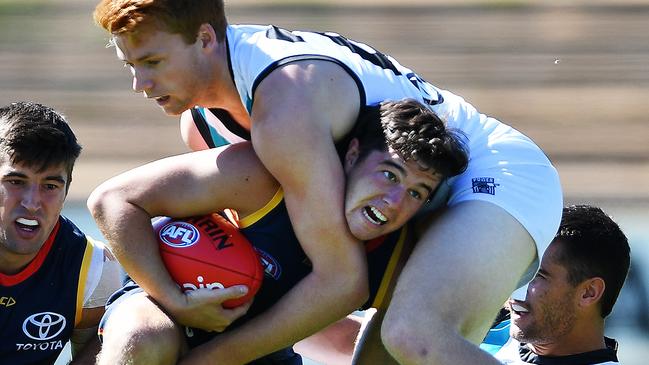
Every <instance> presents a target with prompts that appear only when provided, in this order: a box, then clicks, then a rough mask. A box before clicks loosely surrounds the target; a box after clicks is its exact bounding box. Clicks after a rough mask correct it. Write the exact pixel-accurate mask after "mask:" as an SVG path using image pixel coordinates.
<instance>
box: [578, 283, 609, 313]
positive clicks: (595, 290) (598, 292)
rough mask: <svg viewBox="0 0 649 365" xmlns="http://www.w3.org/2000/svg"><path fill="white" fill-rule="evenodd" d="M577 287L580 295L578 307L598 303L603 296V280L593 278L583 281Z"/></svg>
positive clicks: (604, 287) (604, 286)
mask: <svg viewBox="0 0 649 365" xmlns="http://www.w3.org/2000/svg"><path fill="white" fill-rule="evenodd" d="M579 287H580V293H581V296H580V297H579V306H581V307H588V306H591V305H593V304H597V303H599V301H600V299H602V296H603V295H604V290H605V289H606V283H605V282H604V279H602V278H600V277H594V278H590V279H587V280H584V282H582V283H581V284H580V285H579Z"/></svg>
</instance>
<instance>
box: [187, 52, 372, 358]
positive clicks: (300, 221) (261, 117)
mask: <svg viewBox="0 0 649 365" xmlns="http://www.w3.org/2000/svg"><path fill="white" fill-rule="evenodd" d="M358 100H359V95H358V89H357V87H356V85H355V83H354V82H353V80H352V78H351V77H349V75H347V74H346V73H345V72H344V71H343V70H342V69H341V68H339V66H337V65H335V64H333V63H328V62H319V63H315V64H310V65H307V64H304V63H299V64H291V65H287V66H284V68H283V69H280V70H276V71H274V72H273V73H271V74H270V75H269V76H268V77H267V78H266V79H265V80H264V81H263V82H262V83H261V84H260V86H259V88H258V90H257V92H256V94H255V105H254V108H253V113H252V119H253V122H252V125H253V128H252V138H253V145H254V148H255V151H256V152H257V154H258V155H259V157H260V159H261V160H262V162H263V163H264V165H265V166H266V167H267V168H268V170H269V171H270V172H271V173H272V174H273V175H274V176H275V177H276V178H277V179H278V180H279V182H280V183H281V185H282V187H283V188H284V194H285V202H286V206H287V208H288V212H289V215H290V218H291V222H292V224H293V227H294V229H295V232H296V235H297V237H298V239H299V241H300V244H301V245H302V248H303V249H304V251H305V253H306V254H307V255H308V257H309V259H310V260H311V262H312V264H313V271H312V272H311V273H310V274H309V275H307V276H306V277H305V278H304V279H302V280H301V281H300V282H299V283H298V284H297V285H296V286H295V287H294V288H293V289H292V290H291V291H289V292H288V293H287V294H286V295H285V296H284V297H283V298H282V299H281V300H280V301H279V302H278V303H276V304H275V305H274V306H273V307H272V308H270V309H269V310H267V311H266V312H264V313H263V314H261V315H259V316H257V317H256V318H254V319H252V320H251V321H249V322H247V323H246V324H244V325H243V326H241V327H238V328H237V329H234V330H232V331H229V332H227V333H224V334H223V335H220V336H218V337H217V338H216V339H215V340H214V342H213V343H211V344H210V345H208V346H207V347H204V348H202V351H203V352H204V353H205V354H206V355H207V356H206V357H209V358H210V359H211V360H210V361H212V362H213V363H214V362H216V363H219V364H240V363H246V362H249V361H251V360H253V359H255V358H258V357H260V356H262V355H265V354H268V353H271V352H273V351H276V350H279V349H281V348H283V347H286V346H290V345H292V344H293V343H295V342H297V341H298V340H300V339H302V338H305V337H307V336H309V335H311V334H313V333H315V332H317V331H318V330H320V329H322V328H324V327H325V326H327V325H329V324H331V323H333V322H334V321H336V320H338V319H340V318H342V317H344V316H345V315H347V314H349V313H350V312H352V311H353V310H355V309H356V308H358V307H359V306H360V305H361V304H362V303H363V302H364V301H365V300H366V298H367V295H368V289H367V285H368V283H367V269H366V262H365V253H364V250H363V248H362V245H361V243H360V242H358V241H356V240H355V239H354V238H353V237H352V236H351V234H350V233H349V229H348V227H347V223H346V220H345V217H344V214H343V212H344V206H343V205H344V202H343V200H344V176H343V170H342V166H341V163H340V159H339V158H338V156H337V154H336V151H335V147H334V139H335V138H336V137H337V136H340V135H342V134H344V133H345V132H346V129H347V130H348V129H349V128H351V125H353V122H354V121H355V120H356V117H357V115H358V110H359V101H358ZM244 344H245V345H244ZM195 360H197V358H188V359H186V361H187V363H198V361H197V362H194V361H195Z"/></svg>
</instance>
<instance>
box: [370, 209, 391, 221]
mask: <svg viewBox="0 0 649 365" xmlns="http://www.w3.org/2000/svg"><path fill="white" fill-rule="evenodd" d="M370 209H371V210H372V213H374V215H375V216H376V218H378V219H379V220H380V221H381V222H383V223H385V222H387V221H388V218H387V217H386V216H384V215H383V213H381V211H379V210H378V209H376V208H374V207H370Z"/></svg>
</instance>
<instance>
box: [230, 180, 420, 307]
mask: <svg viewBox="0 0 649 365" xmlns="http://www.w3.org/2000/svg"><path fill="white" fill-rule="evenodd" d="M239 229H240V230H241V233H243V234H244V235H245V236H246V238H248V240H249V241H250V242H251V243H252V244H253V246H254V247H255V249H256V250H257V252H258V253H259V256H260V258H261V261H262V264H263V266H264V272H265V276H264V283H263V285H262V286H261V289H260V290H259V292H257V294H256V295H255V300H254V302H253V304H252V306H251V308H250V310H249V311H248V315H250V316H254V315H256V314H258V313H260V312H262V311H264V310H266V309H267V308H269V307H271V306H272V305H273V304H274V303H276V302H277V301H278V300H279V299H280V298H281V297H282V296H283V295H284V294H286V293H287V292H288V291H289V290H291V288H292V287H294V286H295V284H297V283H298V282H299V281H300V280H302V279H303V278H304V277H305V276H306V275H308V274H309V273H310V272H311V264H310V262H309V259H308V257H307V256H306V254H305V253H304V251H303V250H302V247H301V246H300V242H299V241H298V239H297V237H296V236H295V233H294V231H293V227H292V225H291V221H290V219H289V216H288V211H287V210H286V206H285V204H284V200H283V193H282V190H279V191H278V192H277V193H276V194H275V196H274V197H273V199H272V200H271V201H270V202H269V203H268V204H266V206H265V207H263V208H262V209H260V210H259V211H258V212H256V213H254V214H252V215H249V216H247V217H244V218H242V219H241V220H240V221H239ZM407 234H408V229H407V227H404V228H402V229H400V230H398V231H395V232H392V233H390V234H388V235H385V236H382V237H379V238H377V239H374V240H371V241H368V242H366V243H365V251H366V254H367V267H368V276H369V286H370V296H369V299H368V301H367V302H366V303H365V304H364V305H363V307H362V308H361V309H367V308H369V307H375V308H381V307H383V306H384V305H387V303H385V298H386V295H387V294H388V293H389V288H390V287H391V286H392V285H393V284H394V281H395V280H396V276H397V275H396V271H397V270H396V268H397V265H398V264H399V263H400V261H401V260H400V259H401V258H402V257H403V256H404V255H405V254H406V252H407V249H408V247H406V243H407V240H406V238H407ZM322 244H323V245H326V244H327V242H322Z"/></svg>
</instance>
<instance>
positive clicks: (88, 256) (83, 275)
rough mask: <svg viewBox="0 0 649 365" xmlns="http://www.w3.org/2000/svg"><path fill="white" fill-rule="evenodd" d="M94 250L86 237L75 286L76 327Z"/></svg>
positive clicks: (92, 243) (79, 317) (79, 319)
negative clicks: (77, 282)
mask: <svg viewBox="0 0 649 365" xmlns="http://www.w3.org/2000/svg"><path fill="white" fill-rule="evenodd" d="M94 249H95V245H94V242H93V241H92V239H91V238H90V237H88V236H86V250H85V252H84V253H83V261H82V263H81V270H80V271H79V284H78V285H77V310H76V313H75V316H74V325H75V327H76V325H77V324H79V322H81V313H82V311H83V304H84V303H83V301H84V297H85V295H84V293H85V289H86V283H87V281H88V270H90V263H91V262H92V252H93V250H94Z"/></svg>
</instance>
